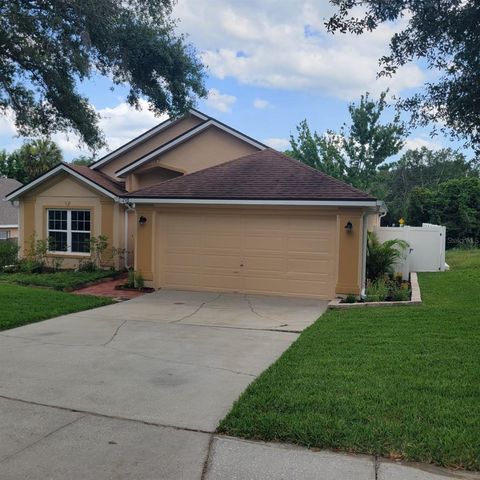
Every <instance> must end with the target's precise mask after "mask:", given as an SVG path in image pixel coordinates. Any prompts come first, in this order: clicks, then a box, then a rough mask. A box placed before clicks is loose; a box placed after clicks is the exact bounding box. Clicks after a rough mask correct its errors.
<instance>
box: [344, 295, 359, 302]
mask: <svg viewBox="0 0 480 480" xmlns="http://www.w3.org/2000/svg"><path fill="white" fill-rule="evenodd" d="M356 301H357V296H356V295H354V294H353V293H349V294H348V295H347V296H346V298H345V303H355V302H356Z"/></svg>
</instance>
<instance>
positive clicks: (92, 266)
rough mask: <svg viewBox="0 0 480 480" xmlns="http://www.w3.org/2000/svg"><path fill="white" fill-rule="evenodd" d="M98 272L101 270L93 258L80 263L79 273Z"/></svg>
mask: <svg viewBox="0 0 480 480" xmlns="http://www.w3.org/2000/svg"><path fill="white" fill-rule="evenodd" d="M97 270H99V268H98V266H97V264H96V262H95V261H94V260H92V259H91V258H85V259H82V260H80V261H79V262H78V271H79V272H96V271H97Z"/></svg>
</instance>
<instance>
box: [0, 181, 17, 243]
mask: <svg viewBox="0 0 480 480" xmlns="http://www.w3.org/2000/svg"><path fill="white" fill-rule="evenodd" d="M21 186H22V184H21V183H20V182H19V181H17V180H15V179H14V178H1V177H0V240H7V239H9V238H17V237H18V207H17V206H16V205H12V203H10V202H8V201H6V200H5V197H6V196H7V195H8V194H9V193H10V192H13V191H14V190H16V189H17V188H19V187H21Z"/></svg>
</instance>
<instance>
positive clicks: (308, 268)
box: [287, 258, 333, 276]
mask: <svg viewBox="0 0 480 480" xmlns="http://www.w3.org/2000/svg"><path fill="white" fill-rule="evenodd" d="M332 267H333V265H332V261H331V260H330V259H328V258H327V259H322V260H313V259H305V260H303V259H298V258H297V259H295V258H289V259H288V260H287V271H288V272H291V273H295V272H297V273H320V274H322V275H327V276H328V275H331V274H332V273H333V268H332Z"/></svg>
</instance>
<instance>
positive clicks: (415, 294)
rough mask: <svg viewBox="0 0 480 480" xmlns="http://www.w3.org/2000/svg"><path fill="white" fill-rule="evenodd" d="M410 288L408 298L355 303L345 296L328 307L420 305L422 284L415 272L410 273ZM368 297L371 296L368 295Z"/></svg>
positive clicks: (333, 301) (331, 302)
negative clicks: (347, 300)
mask: <svg viewBox="0 0 480 480" xmlns="http://www.w3.org/2000/svg"><path fill="white" fill-rule="evenodd" d="M410 290H411V295H410V299H408V300H383V301H367V300H363V301H357V302H355V303H346V302H345V299H343V298H335V299H333V300H331V301H330V303H329V304H328V308H363V307H394V306H401V305H404V306H410V305H420V304H421V303H422V297H421V294H420V285H419V284H418V277H417V274H416V273H415V272H412V273H410ZM366 298H369V297H368V296H367V297H366Z"/></svg>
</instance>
